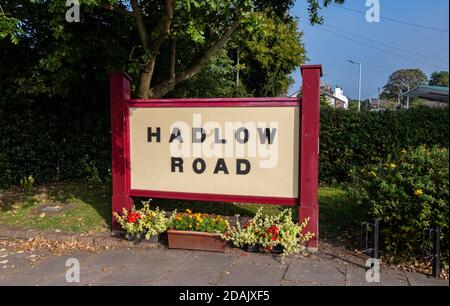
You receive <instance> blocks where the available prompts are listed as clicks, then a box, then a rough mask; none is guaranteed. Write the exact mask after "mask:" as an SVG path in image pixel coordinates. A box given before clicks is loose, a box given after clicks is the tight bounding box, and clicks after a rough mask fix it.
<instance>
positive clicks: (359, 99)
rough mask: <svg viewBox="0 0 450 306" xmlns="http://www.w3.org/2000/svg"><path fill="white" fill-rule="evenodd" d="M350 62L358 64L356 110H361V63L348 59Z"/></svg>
mask: <svg viewBox="0 0 450 306" xmlns="http://www.w3.org/2000/svg"><path fill="white" fill-rule="evenodd" d="M348 62H349V63H350V64H355V65H359V81H358V112H360V111H361V73H362V63H358V62H355V61H352V60H348Z"/></svg>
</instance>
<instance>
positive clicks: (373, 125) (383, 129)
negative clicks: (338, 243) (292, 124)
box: [319, 108, 449, 183]
mask: <svg viewBox="0 0 450 306" xmlns="http://www.w3.org/2000/svg"><path fill="white" fill-rule="evenodd" d="M448 119H449V116H448V109H429V108H420V109H410V110H402V111H390V112H384V113H378V112H359V113H358V112H354V111H346V110H339V109H326V108H325V109H322V110H321V127H320V160H319V167H320V170H319V175H320V181H321V182H324V183H332V182H347V181H349V179H350V177H349V175H348V174H349V172H350V170H351V169H352V168H353V167H354V166H359V167H360V166H364V165H367V164H369V163H373V162H376V161H377V160H378V159H385V158H387V157H388V155H390V154H393V155H396V154H397V153H396V152H400V151H401V150H402V149H404V148H405V149H407V148H411V147H412V148H416V147H418V146H420V145H428V146H430V147H431V146H435V145H438V146H441V147H444V148H448V142H449V133H448V124H449V120H448ZM394 157H395V156H394Z"/></svg>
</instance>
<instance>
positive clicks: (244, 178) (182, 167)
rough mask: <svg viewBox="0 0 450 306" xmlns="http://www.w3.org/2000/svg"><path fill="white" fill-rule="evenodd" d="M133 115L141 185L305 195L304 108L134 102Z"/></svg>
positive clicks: (136, 179)
mask: <svg viewBox="0 0 450 306" xmlns="http://www.w3.org/2000/svg"><path fill="white" fill-rule="evenodd" d="M261 104H262V105H263V104H264V103H261ZM129 117H130V119H129V120H130V161H131V189H133V190H158V191H169V192H192V193H207V194H222V195H241V196H264V197H285V198H297V196H298V148H299V143H298V140H299V139H298V121H299V109H298V107H294V106H293V107H239V108H236V107H187V108H164V107H158V108H139V107H132V108H130V112H129Z"/></svg>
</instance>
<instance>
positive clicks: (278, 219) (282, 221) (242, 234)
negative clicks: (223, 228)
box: [223, 208, 314, 255]
mask: <svg viewBox="0 0 450 306" xmlns="http://www.w3.org/2000/svg"><path fill="white" fill-rule="evenodd" d="M308 222H309V219H305V220H303V222H302V223H301V224H298V223H294V221H293V220H292V210H291V209H285V210H283V211H282V212H280V213H279V214H278V215H276V216H271V215H267V214H263V213H262V208H260V209H259V210H258V212H257V213H256V215H255V216H254V217H253V219H252V220H251V221H249V222H248V223H246V224H245V225H244V226H243V227H241V225H240V223H239V221H237V222H236V226H235V227H231V228H230V230H229V231H228V232H227V233H226V234H225V235H223V238H224V239H225V240H227V241H231V242H232V244H233V245H234V246H236V247H244V246H246V245H257V246H260V247H261V248H262V250H264V251H272V250H273V249H274V248H275V247H277V246H281V247H282V249H283V255H290V254H295V253H299V252H300V251H301V250H302V249H303V245H304V243H305V242H307V241H309V240H310V239H311V238H312V237H313V236H314V234H311V233H310V232H307V233H303V230H304V228H305V227H306V226H307V225H308Z"/></svg>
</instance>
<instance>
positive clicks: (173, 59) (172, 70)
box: [170, 38, 177, 82]
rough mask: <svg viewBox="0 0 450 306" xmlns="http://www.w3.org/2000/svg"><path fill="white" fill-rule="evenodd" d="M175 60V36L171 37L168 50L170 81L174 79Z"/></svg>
mask: <svg viewBox="0 0 450 306" xmlns="http://www.w3.org/2000/svg"><path fill="white" fill-rule="evenodd" d="M176 61H177V42H176V40H175V38H173V39H172V45H171V50H170V81H171V82H175V80H176V77H177V76H176Z"/></svg>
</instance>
